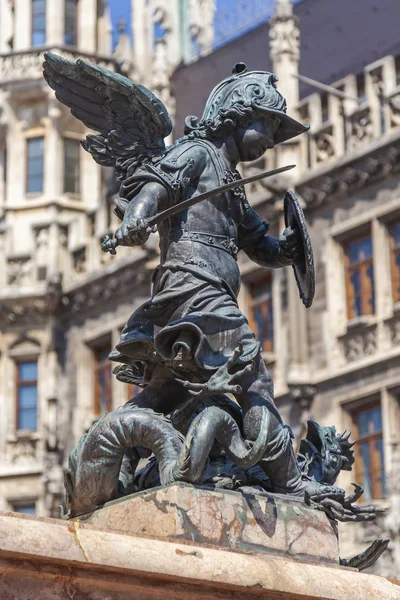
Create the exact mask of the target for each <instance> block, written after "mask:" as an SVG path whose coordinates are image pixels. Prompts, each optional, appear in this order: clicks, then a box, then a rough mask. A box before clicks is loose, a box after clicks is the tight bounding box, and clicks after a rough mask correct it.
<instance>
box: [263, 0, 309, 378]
mask: <svg viewBox="0 0 400 600" xmlns="http://www.w3.org/2000/svg"><path fill="white" fill-rule="evenodd" d="M269 35H270V57H271V61H272V70H273V72H274V73H275V74H276V75H277V77H278V78H279V83H278V89H279V91H280V92H281V93H282V94H283V96H284V97H285V98H286V102H287V105H288V113H289V114H290V115H292V116H293V117H295V118H296V116H297V115H296V110H297V105H298V102H299V84H298V79H297V78H296V77H295V76H296V75H297V74H298V72H299V60H300V30H299V26H298V20H297V17H295V16H294V14H293V6H292V1H291V0H276V5H275V14H274V17H273V18H272V19H271V21H270V31H269ZM276 152H277V162H278V165H277V166H283V165H288V164H299V162H300V160H299V158H300V157H299V141H298V139H297V138H294V139H293V140H289V141H288V142H285V143H283V144H280V145H279V146H278V147H277V148H276ZM297 176H298V173H297V172H296V170H293V171H290V173H289V174H285V179H284V180H282V183H284V184H285V186H286V187H290V188H292V189H293V188H294V183H295V180H296V177H297ZM282 225H283V222H282ZM288 308H289V348H290V358H289V365H290V368H289V374H288V380H289V382H290V381H296V382H297V381H302V380H303V381H307V380H308V344H307V324H306V309H305V308H304V306H303V305H302V303H301V301H300V300H299V294H298V290H297V286H296V282H295V280H294V277H293V275H292V273H290V274H288Z"/></svg>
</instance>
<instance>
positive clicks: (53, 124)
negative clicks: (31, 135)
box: [43, 93, 64, 199]
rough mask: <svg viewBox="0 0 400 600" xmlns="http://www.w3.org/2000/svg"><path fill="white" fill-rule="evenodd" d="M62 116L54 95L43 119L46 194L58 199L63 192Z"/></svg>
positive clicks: (49, 99) (49, 97)
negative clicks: (60, 125)
mask: <svg viewBox="0 0 400 600" xmlns="http://www.w3.org/2000/svg"><path fill="white" fill-rule="evenodd" d="M61 115H62V112H61V108H60V103H59V102H58V100H57V99H56V97H55V96H54V94H53V93H51V94H50V93H49V96H48V116H47V117H46V118H45V119H43V121H44V124H45V126H46V130H47V135H46V140H45V154H44V161H45V164H44V192H45V194H46V196H47V197H48V198H51V199H56V198H58V197H59V196H60V195H61V194H62V192H63V172H62V171H63V164H64V160H63V146H62V138H61V135H60V131H59V126H58V121H59V119H60V117H61Z"/></svg>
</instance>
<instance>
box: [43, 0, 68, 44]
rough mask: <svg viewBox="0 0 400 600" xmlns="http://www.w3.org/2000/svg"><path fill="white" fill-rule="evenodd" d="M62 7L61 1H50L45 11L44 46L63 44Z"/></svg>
mask: <svg viewBox="0 0 400 600" xmlns="http://www.w3.org/2000/svg"><path fill="white" fill-rule="evenodd" d="M64 5H65V2H64V1H63V0H51V2H48V3H47V10H46V44H48V45H54V46H58V45H59V44H61V45H63V44H64Z"/></svg>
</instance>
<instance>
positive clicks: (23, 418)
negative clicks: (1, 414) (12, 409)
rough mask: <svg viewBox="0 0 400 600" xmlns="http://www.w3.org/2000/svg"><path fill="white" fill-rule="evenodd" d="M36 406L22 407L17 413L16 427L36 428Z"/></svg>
mask: <svg viewBox="0 0 400 600" xmlns="http://www.w3.org/2000/svg"><path fill="white" fill-rule="evenodd" d="M36 425H37V421H36V408H24V409H23V410H20V411H19V414H18V429H36Z"/></svg>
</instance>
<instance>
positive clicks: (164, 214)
mask: <svg viewBox="0 0 400 600" xmlns="http://www.w3.org/2000/svg"><path fill="white" fill-rule="evenodd" d="M295 166H296V165H288V166H286V167H279V168H278V169H272V170H271V171H263V172H262V173H257V174H256V175H250V177H244V178H243V179H237V180H235V181H230V182H229V183H225V184H224V185H220V186H218V187H217V188H213V189H212V190H208V191H207V192H203V193H202V194H199V195H198V196H192V197H191V198H187V199H186V200H183V201H182V202H179V204H175V205H174V206H171V207H170V208H167V209H166V210H163V211H161V212H160V213H158V214H157V215H154V217H150V218H148V219H147V222H148V224H149V225H150V226H152V225H158V223H161V222H162V221H165V219H168V218H169V217H172V215H176V214H177V213H180V212H182V211H184V210H186V209H187V208H189V207H190V206H194V205H195V204H198V203H199V202H203V200H207V199H208V198H212V197H213V196H219V195H220V194H223V193H224V192H229V190H232V189H234V188H235V187H238V186H240V185H246V184H247V183H253V182H254V181H259V180H260V179H266V178H267V177H272V176H273V175H278V174H279V173H284V172H285V171H289V170H290V169H294V167H295Z"/></svg>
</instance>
